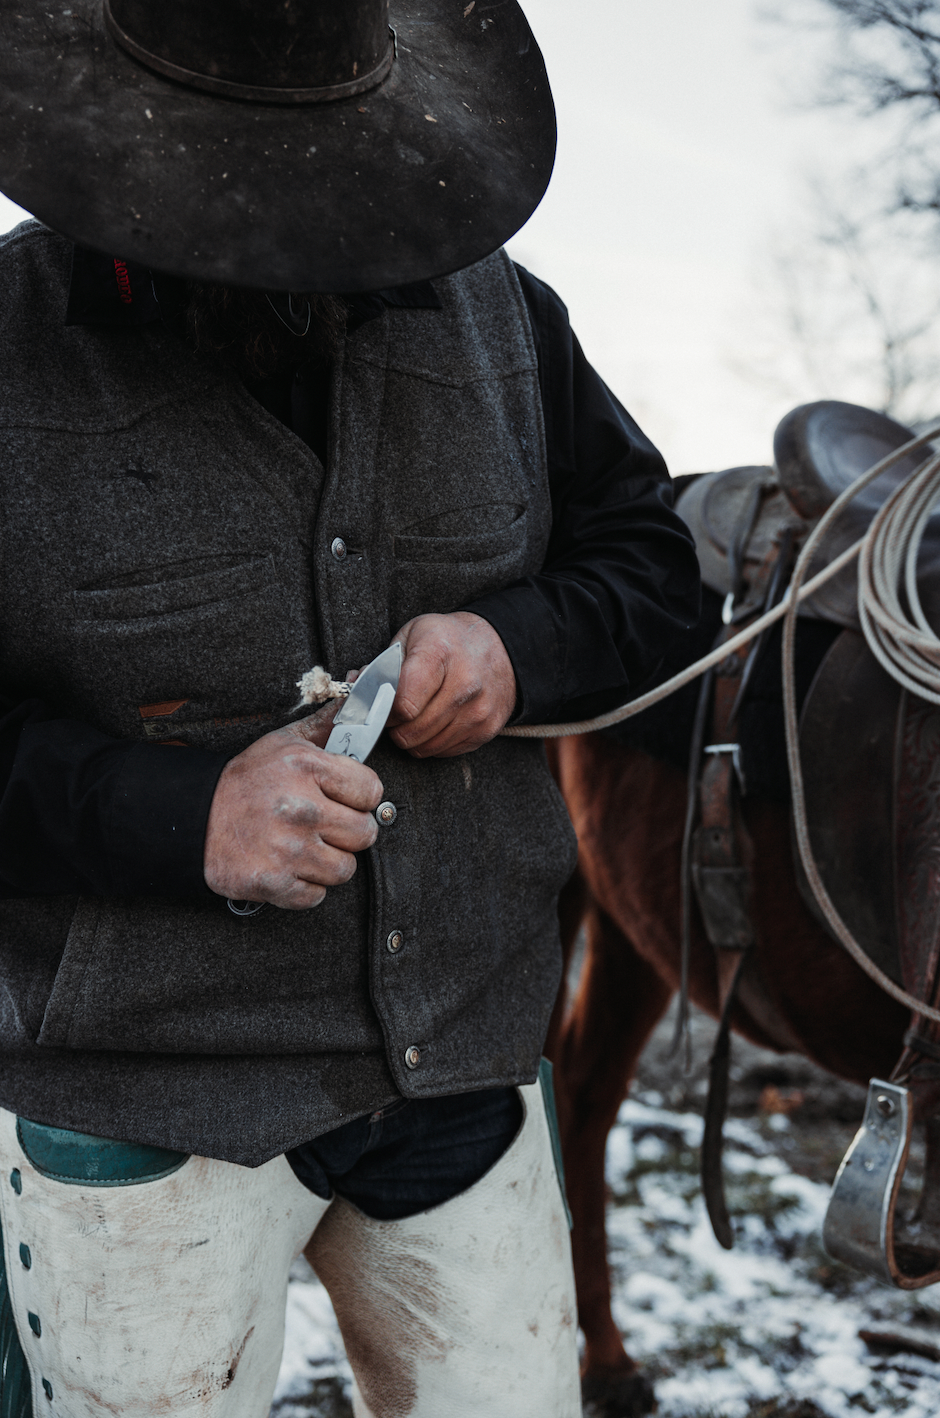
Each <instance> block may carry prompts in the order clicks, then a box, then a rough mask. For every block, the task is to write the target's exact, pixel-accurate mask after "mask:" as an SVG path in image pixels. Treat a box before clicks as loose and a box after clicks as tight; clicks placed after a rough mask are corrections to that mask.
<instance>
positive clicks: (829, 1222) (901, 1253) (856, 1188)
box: [823, 1078, 940, 1290]
mask: <svg viewBox="0 0 940 1418" xmlns="http://www.w3.org/2000/svg"><path fill="white" fill-rule="evenodd" d="M913 1120H914V1112H913V1107H912V1094H911V1090H910V1089H909V1088H903V1087H901V1086H900V1085H899V1084H897V1083H885V1082H884V1080H883V1079H880V1078H873V1079H872V1080H871V1082H870V1084H869V1086H868V1100H867V1102H866V1104H865V1116H864V1118H863V1119H862V1125H861V1127H860V1128H859V1130H858V1132H857V1133H856V1134H855V1137H854V1139H853V1141H852V1144H851V1146H850V1147H849V1150H848V1152H847V1153H846V1154H845V1157H844V1158H843V1159H842V1165H841V1166H840V1167H839V1170H838V1172H837V1173H836V1179H835V1181H834V1182H833V1184H832V1195H831V1196H830V1198H829V1207H828V1210H827V1211H826V1219H825V1221H824V1222H823V1245H824V1246H825V1248H826V1250H827V1251H828V1253H829V1255H831V1256H832V1257H833V1259H834V1260H841V1261H844V1262H845V1264H846V1265H850V1266H852V1267H853V1268H854V1269H855V1270H861V1271H863V1272H864V1273H865V1274H867V1275H873V1276H874V1277H875V1278H876V1279H877V1280H880V1281H882V1282H883V1284H885V1285H892V1286H895V1287H897V1288H898V1289H900V1290H919V1289H921V1288H922V1287H923V1286H925V1285H933V1284H935V1283H936V1282H937V1281H938V1280H940V1232H937V1231H935V1230H934V1229H933V1228H930V1227H928V1226H926V1225H923V1224H922V1223H919V1222H918V1221H917V1220H916V1219H915V1220H913V1221H912V1222H910V1223H908V1224H907V1225H905V1223H903V1222H902V1221H901V1220H900V1218H899V1217H897V1215H896V1208H897V1203H898V1192H899V1190H900V1187H901V1181H902V1178H903V1176H904V1170H905V1168H906V1166H907V1157H908V1152H909V1151H910V1145H911V1128H912V1125H913Z"/></svg>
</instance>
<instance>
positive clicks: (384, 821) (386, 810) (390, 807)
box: [375, 803, 398, 827]
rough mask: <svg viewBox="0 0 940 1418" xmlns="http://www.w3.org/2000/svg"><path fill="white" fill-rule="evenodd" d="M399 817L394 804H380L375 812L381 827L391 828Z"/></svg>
mask: <svg viewBox="0 0 940 1418" xmlns="http://www.w3.org/2000/svg"><path fill="white" fill-rule="evenodd" d="M397 816H398V808H397V807H396V806H395V804H394V803H379V805H378V807H377V808H376V810H375V820H376V822H377V823H378V824H379V826H380V827H391V825H392V823H393V822H394V821H395V819H396V817H397Z"/></svg>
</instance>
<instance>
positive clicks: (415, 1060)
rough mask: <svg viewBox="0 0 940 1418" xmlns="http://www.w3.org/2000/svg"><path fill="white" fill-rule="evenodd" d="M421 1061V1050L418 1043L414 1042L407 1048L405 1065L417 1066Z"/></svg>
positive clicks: (409, 1066) (408, 1066)
mask: <svg viewBox="0 0 940 1418" xmlns="http://www.w3.org/2000/svg"><path fill="white" fill-rule="evenodd" d="M420 1062H421V1050H420V1049H419V1048H418V1046H417V1044H412V1045H411V1047H410V1048H407V1049H406V1050H405V1065H406V1067H407V1068H417V1067H418V1064H419V1063H420Z"/></svg>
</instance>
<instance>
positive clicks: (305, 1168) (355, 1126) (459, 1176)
mask: <svg viewBox="0 0 940 1418" xmlns="http://www.w3.org/2000/svg"><path fill="white" fill-rule="evenodd" d="M521 1125H522V1103H521V1100H520V1098H519V1094H518V1093H517V1091H516V1089H515V1088H494V1089H488V1090H487V1091H486V1092H484V1093H460V1094H457V1095H456V1096H454V1097H450V1098H421V1099H412V1100H411V1101H409V1100H408V1099H405V1098H403V1099H402V1100H401V1101H400V1102H398V1103H392V1104H391V1105H390V1106H389V1107H387V1108H383V1109H381V1110H380V1111H379V1112H377V1113H367V1114H366V1115H365V1116H364V1117H361V1118H355V1119H354V1120H353V1122H351V1123H345V1124H344V1125H343V1126H342V1127H339V1128H335V1129H334V1130H333V1132H328V1133H324V1134H323V1136H322V1137H317V1138H314V1140H313V1142H305V1143H302V1144H301V1146H300V1147H295V1148H293V1149H292V1151H290V1152H288V1153H286V1157H287V1160H288V1162H289V1163H290V1165H291V1166H292V1167H293V1169H294V1172H295V1173H296V1175H297V1177H298V1178H299V1179H300V1181H302V1182H303V1184H304V1186H305V1187H309V1188H310V1190H311V1191H312V1192H316V1194H317V1196H322V1197H324V1198H325V1197H330V1196H332V1195H333V1193H334V1192H337V1193H338V1194H339V1195H340V1196H344V1197H346V1199H347V1200H348V1201H351V1202H352V1203H353V1205H354V1206H358V1208H359V1210H360V1211H364V1212H365V1214H366V1215H367V1216H372V1217H375V1218H376V1220H379V1221H399V1220H401V1219H402V1218H403V1217H405V1216H414V1215H415V1214H416V1213H417V1212H419V1211H426V1210H427V1209H428V1207H431V1206H439V1205H440V1204H441V1202H444V1201H450V1199H451V1197H454V1196H456V1195H457V1194H458V1192H462V1191H466V1189H467V1188H468V1187H471V1186H473V1183H474V1182H478V1181H479V1180H480V1178H481V1177H482V1176H483V1174H484V1172H487V1171H489V1169H490V1167H492V1165H493V1163H494V1162H497V1161H498V1160H499V1158H500V1157H502V1155H503V1153H504V1152H505V1151H506V1149H507V1148H508V1147H509V1144H510V1143H511V1142H512V1140H513V1138H514V1137H515V1135H516V1133H517V1132H518V1131H519V1128H520V1126H521Z"/></svg>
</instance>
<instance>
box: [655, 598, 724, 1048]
mask: <svg viewBox="0 0 940 1418" xmlns="http://www.w3.org/2000/svg"><path fill="white" fill-rule="evenodd" d="M725 639H727V631H726V627H725V626H722V628H721V631H720V632H719V635H718V641H719V642H721V641H722V640H725ZM714 683H715V671H714V670H707V671H706V672H705V674H704V675H703V677H702V684H701V688H700V689H699V695H698V704H697V705H696V709H695V720H694V722H693V725H692V742H691V744H690V747H689V776H688V786H687V790H686V802H685V825H684V827H683V831H682V858H681V865H680V876H679V895H680V911H681V915H682V923H681V937H680V955H679V1008H678V1012H677V1014H676V1027H675V1030H674V1032H673V1036H672V1043H671V1044H670V1046H669V1056H670V1058H674V1057H675V1056H676V1054H678V1052H679V1049H680V1048H681V1046H682V1043H683V1041H685V1071H686V1073H688V1072H689V1070H690V1068H691V1063H692V1058H691V1043H690V1039H689V961H690V959H691V955H692V833H693V831H694V830H695V819H696V813H697V809H698V778H699V770H700V768H701V766H702V749H703V748H704V746H705V726H706V724H707V722H708V710H709V706H710V704H711V699H712V690H713V688H714Z"/></svg>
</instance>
